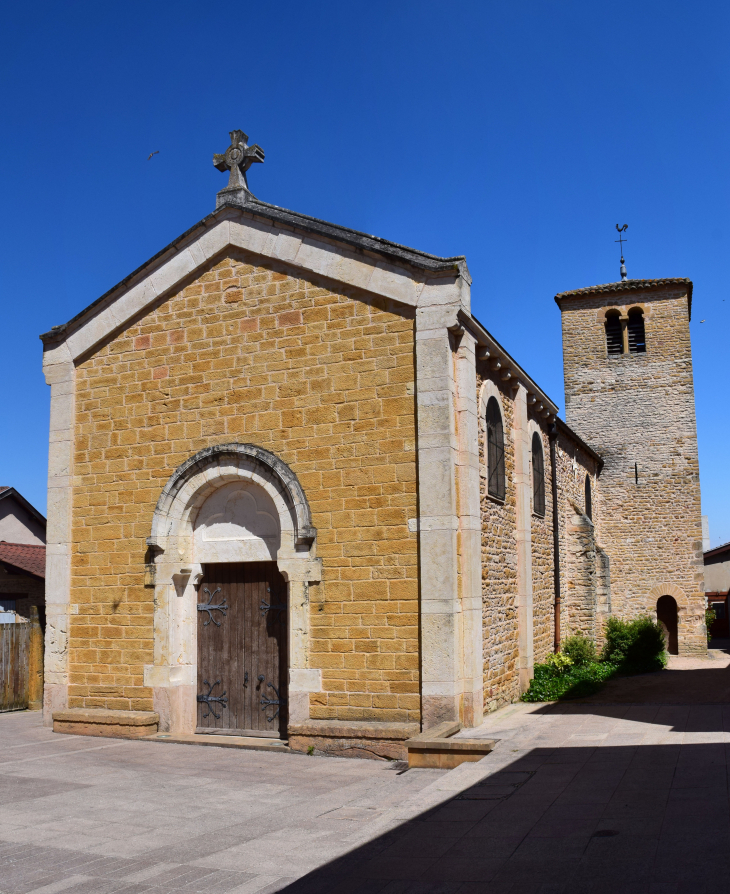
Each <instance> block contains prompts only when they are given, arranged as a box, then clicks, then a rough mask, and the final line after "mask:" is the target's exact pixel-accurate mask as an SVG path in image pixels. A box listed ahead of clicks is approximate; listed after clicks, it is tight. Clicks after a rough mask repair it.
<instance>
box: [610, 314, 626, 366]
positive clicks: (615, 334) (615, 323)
mask: <svg viewBox="0 0 730 894" xmlns="http://www.w3.org/2000/svg"><path fill="white" fill-rule="evenodd" d="M606 350H607V352H608V356H609V357H614V356H618V355H619V354H623V352H624V336H623V332H622V331H621V318H620V316H619V312H618V311H617V310H609V311H608V313H607V314H606Z"/></svg>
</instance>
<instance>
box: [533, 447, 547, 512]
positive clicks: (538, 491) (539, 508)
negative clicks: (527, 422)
mask: <svg viewBox="0 0 730 894" xmlns="http://www.w3.org/2000/svg"><path fill="white" fill-rule="evenodd" d="M532 511H533V512H534V513H535V515H542V516H544V515H545V463H544V461H543V458H542V438H541V437H540V435H539V434H538V433H537V432H535V434H534V435H533V436H532Z"/></svg>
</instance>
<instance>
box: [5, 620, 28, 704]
mask: <svg viewBox="0 0 730 894" xmlns="http://www.w3.org/2000/svg"><path fill="white" fill-rule="evenodd" d="M30 628H31V625H30V623H29V622H26V623H22V624H0V711H18V710H21V709H22V708H27V707H28V701H29V686H28V683H29V673H28V671H29V667H28V664H29V656H30Z"/></svg>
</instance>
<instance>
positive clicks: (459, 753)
mask: <svg viewBox="0 0 730 894" xmlns="http://www.w3.org/2000/svg"><path fill="white" fill-rule="evenodd" d="M460 729H461V726H460V725H459V724H458V723H440V724H439V725H438V726H434V727H431V728H430V729H427V730H424V731H423V732H422V733H421V734H420V735H419V736H414V737H413V738H412V739H408V740H407V741H406V743H405V744H406V747H407V749H408V766H409V767H430V768H432V769H433V768H437V769H440V770H452V769H453V768H454V767H458V766H459V764H463V763H466V762H467V761H480V760H481V759H482V758H483V757H485V756H486V755H487V754H489V753H490V752H491V751H492V750H493V749H494V746H495V744H496V740H495V739H466V738H464V739H455V738H453V737H454V736H455V735H456V733H458V732H459V730H460Z"/></svg>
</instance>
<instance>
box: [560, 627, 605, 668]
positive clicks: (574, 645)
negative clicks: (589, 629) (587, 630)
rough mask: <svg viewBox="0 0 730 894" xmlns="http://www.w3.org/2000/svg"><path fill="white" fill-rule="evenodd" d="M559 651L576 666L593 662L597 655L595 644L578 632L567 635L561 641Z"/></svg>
mask: <svg viewBox="0 0 730 894" xmlns="http://www.w3.org/2000/svg"><path fill="white" fill-rule="evenodd" d="M561 651H562V652H563V654H564V655H567V656H568V658H570V660H571V661H572V662H573V664H575V665H577V666H578V667H581V666H582V665H585V664H593V663H595V661H596V657H597V656H596V646H595V643H594V642H593V640H592V639H588V637H587V636H581V635H580V634H576V635H575V636H569V637H568V638H567V639H566V640H565V641H564V642H563V648H562V649H561Z"/></svg>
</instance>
